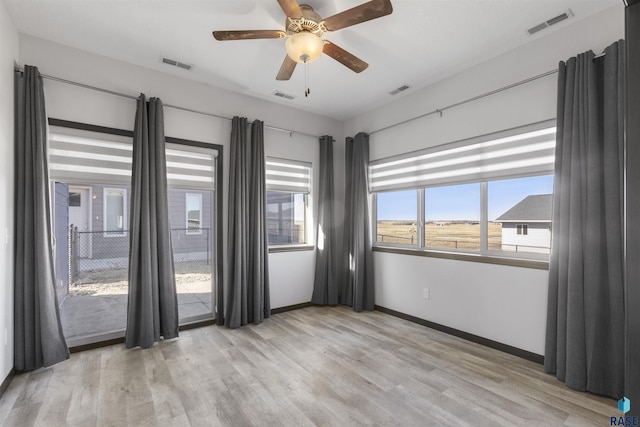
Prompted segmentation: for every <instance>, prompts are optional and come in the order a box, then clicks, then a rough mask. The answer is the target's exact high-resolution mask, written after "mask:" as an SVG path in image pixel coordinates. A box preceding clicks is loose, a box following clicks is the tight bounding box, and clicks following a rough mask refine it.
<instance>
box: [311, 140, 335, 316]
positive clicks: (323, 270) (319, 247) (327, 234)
mask: <svg viewBox="0 0 640 427" xmlns="http://www.w3.org/2000/svg"><path fill="white" fill-rule="evenodd" d="M319 143H320V179H319V183H318V192H317V197H316V200H317V201H318V229H317V244H316V268H315V277H314V280H313V295H312V296H311V302H312V303H313V304H322V305H327V304H329V305H336V304H338V283H337V280H336V273H335V271H336V270H335V262H334V259H335V247H334V246H335V223H334V205H333V197H334V196H333V137H331V136H323V137H321V138H320V141H319Z"/></svg>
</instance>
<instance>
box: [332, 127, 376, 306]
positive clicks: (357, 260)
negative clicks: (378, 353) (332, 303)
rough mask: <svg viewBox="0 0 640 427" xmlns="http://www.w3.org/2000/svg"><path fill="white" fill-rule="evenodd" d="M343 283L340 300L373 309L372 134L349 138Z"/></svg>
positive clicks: (346, 158) (360, 134)
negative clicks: (370, 201)
mask: <svg viewBox="0 0 640 427" xmlns="http://www.w3.org/2000/svg"><path fill="white" fill-rule="evenodd" d="M345 169H346V170H345V180H346V188H345V207H344V209H345V220H344V239H345V241H344V252H343V254H344V260H343V264H342V269H343V273H342V276H343V283H342V286H341V293H340V303H341V304H345V305H349V306H351V307H353V309H354V310H355V311H362V310H373V309H374V304H375V299H374V296H375V295H374V290H375V287H374V279H373V251H372V248H371V224H370V216H369V209H370V205H369V135H368V134H366V133H362V132H361V133H358V134H357V135H356V136H355V138H347V139H346V152H345Z"/></svg>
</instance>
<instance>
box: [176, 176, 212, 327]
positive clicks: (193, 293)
mask: <svg viewBox="0 0 640 427" xmlns="http://www.w3.org/2000/svg"><path fill="white" fill-rule="evenodd" d="M213 194H214V192H213V191H207V190H202V191H197V190H191V189H189V190H186V189H181V188H172V187H170V188H169V194H168V197H169V200H168V201H169V222H170V225H171V244H172V246H173V264H174V267H175V275H176V291H177V293H178V313H179V315H180V322H185V321H193V320H198V319H204V318H211V317H212V316H213V315H212V305H211V289H212V283H213V282H212V273H213V260H214V256H213V248H214V247H215V245H214V244H213V238H214V235H213V228H212V224H213V206H214V204H213ZM185 223H186V225H187V226H186V227H185Z"/></svg>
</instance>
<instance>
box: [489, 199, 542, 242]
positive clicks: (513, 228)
mask: <svg viewBox="0 0 640 427" xmlns="http://www.w3.org/2000/svg"><path fill="white" fill-rule="evenodd" d="M551 207H552V194H538V195H532V196H527V197H525V198H524V199H523V200H522V201H520V202H519V203H517V204H516V205H515V206H513V207H512V208H511V209H509V210H508V211H506V212H505V213H503V214H502V215H500V216H499V217H497V218H496V219H495V222H500V223H502V250H504V251H515V252H534V253H545V254H548V253H549V251H550V247H551V214H552V210H551Z"/></svg>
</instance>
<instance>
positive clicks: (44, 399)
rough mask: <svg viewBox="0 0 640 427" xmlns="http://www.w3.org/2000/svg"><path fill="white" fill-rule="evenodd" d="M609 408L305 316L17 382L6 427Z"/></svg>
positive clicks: (341, 312)
mask: <svg viewBox="0 0 640 427" xmlns="http://www.w3.org/2000/svg"><path fill="white" fill-rule="evenodd" d="M617 414H618V411H617V408H616V402H615V401H614V400H612V399H607V398H601V397H596V396H593V395H590V394H587V393H579V392H575V391H572V390H570V389H568V388H567V387H566V386H565V385H564V384H562V383H560V382H559V381H558V380H556V379H555V378H554V377H552V376H549V375H546V374H544V373H543V369H542V366H541V365H539V364H536V363H534V362H529V361H526V360H523V359H520V358H518V357H515V356H510V355H507V354H505V353H502V352H499V351H496V350H492V349H489V348H487V347H483V346H480V345H477V344H473V343H470V342H467V341H464V340H461V339H458V338H455V337H452V336H450V335H447V334H444V333H441V332H438V331H434V330H431V329H428V328H426V327H423V326H420V325H416V324H413V323H410V322H407V321H404V320H401V319H398V318H395V317H392V316H390V315H387V314H383V313H380V312H372V313H354V312H353V311H351V309H349V308H346V307H337V308H326V307H309V308H305V309H301V310H296V311H290V312H287V313H281V314H277V315H274V316H272V317H271V318H270V319H267V320H266V321H265V322H264V323H263V324H262V325H259V326H255V325H251V326H247V327H244V328H240V329H235V330H230V329H226V328H220V327H218V326H208V327H204V328H200V329H193V330H189V331H185V332H182V333H181V336H180V338H178V339H176V340H172V341H167V342H162V343H160V344H158V345H156V346H154V347H153V348H151V349H148V350H140V349H137V350H126V349H125V348H124V346H123V345H116V346H111V347H105V348H102V349H97V350H91V351H86V352H82V353H76V354H73V355H72V356H71V359H70V360H68V361H66V362H63V363H60V364H58V365H56V366H53V367H50V368H47V369H41V370H38V371H36V372H32V373H28V374H23V375H17V376H16V377H15V378H14V379H13V381H12V383H11V385H10V386H9V388H8V390H7V391H6V392H5V394H4V396H3V397H2V399H1V400H0V425H3V426H31V425H38V426H62V425H71V426H111V425H113V426H125V425H130V426H143V425H150V426H156V425H157V426H171V425H174V426H189V425H192V426H215V425H234V426H236V425H237V426H252V425H257V426H280V425H283V426H306V425H335V426H351V425H380V426H387V425H399V426H429V425H434V426H435V425H437V426H519V425H527V426H560V425H576V426H577V425H580V426H584V425H593V426H604V425H609V416H615V415H617Z"/></svg>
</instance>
